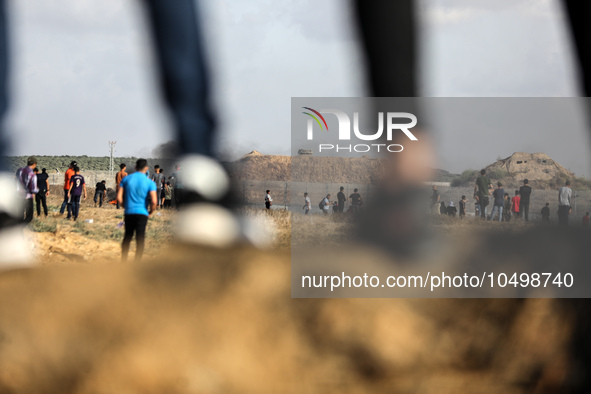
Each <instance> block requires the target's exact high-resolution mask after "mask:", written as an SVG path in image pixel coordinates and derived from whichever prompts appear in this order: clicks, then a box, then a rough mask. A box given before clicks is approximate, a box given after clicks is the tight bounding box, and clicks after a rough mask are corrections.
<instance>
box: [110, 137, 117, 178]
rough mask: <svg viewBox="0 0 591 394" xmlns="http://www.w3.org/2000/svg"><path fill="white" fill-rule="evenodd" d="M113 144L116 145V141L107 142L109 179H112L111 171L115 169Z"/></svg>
mask: <svg viewBox="0 0 591 394" xmlns="http://www.w3.org/2000/svg"><path fill="white" fill-rule="evenodd" d="M115 144H117V141H109V156H110V160H109V177H110V178H111V179H113V174H114V172H113V170H114V169H115V156H114V154H115Z"/></svg>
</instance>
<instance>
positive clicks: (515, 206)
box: [511, 190, 521, 219]
mask: <svg viewBox="0 0 591 394" xmlns="http://www.w3.org/2000/svg"><path fill="white" fill-rule="evenodd" d="M520 205H521V197H519V190H515V197H513V198H512V199H511V212H513V216H515V219H517V218H520V217H521V213H520V212H519V209H520V208H519V206H520Z"/></svg>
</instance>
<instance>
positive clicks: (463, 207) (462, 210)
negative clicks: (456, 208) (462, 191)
mask: <svg viewBox="0 0 591 394" xmlns="http://www.w3.org/2000/svg"><path fill="white" fill-rule="evenodd" d="M467 202H468V200H466V196H462V199H461V200H460V204H459V205H460V219H463V218H465V217H466V203H467Z"/></svg>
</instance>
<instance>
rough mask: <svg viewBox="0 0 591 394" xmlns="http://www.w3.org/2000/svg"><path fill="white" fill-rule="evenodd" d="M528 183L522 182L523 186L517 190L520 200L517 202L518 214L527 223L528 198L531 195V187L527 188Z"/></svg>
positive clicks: (525, 180)
mask: <svg viewBox="0 0 591 394" xmlns="http://www.w3.org/2000/svg"><path fill="white" fill-rule="evenodd" d="M528 183H529V181H528V180H527V179H524V180H523V186H521V187H520V188H519V196H520V197H521V200H520V202H519V212H520V213H521V216H522V217H523V218H524V219H525V221H527V220H528V219H529V197H530V195H531V187H529V186H528Z"/></svg>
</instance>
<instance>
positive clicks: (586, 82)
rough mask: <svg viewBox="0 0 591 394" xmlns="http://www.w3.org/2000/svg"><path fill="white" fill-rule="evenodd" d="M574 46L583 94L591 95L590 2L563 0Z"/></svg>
mask: <svg viewBox="0 0 591 394" xmlns="http://www.w3.org/2000/svg"><path fill="white" fill-rule="evenodd" d="M564 5H565V9H566V14H567V16H568V21H569V22H570V30H571V33H572V38H573V41H574V48H575V50H576V56H577V60H578V63H579V67H580V70H581V79H582V81H581V82H582V90H583V93H584V96H586V97H589V96H591V50H590V48H591V2H588V1H581V0H564Z"/></svg>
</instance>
